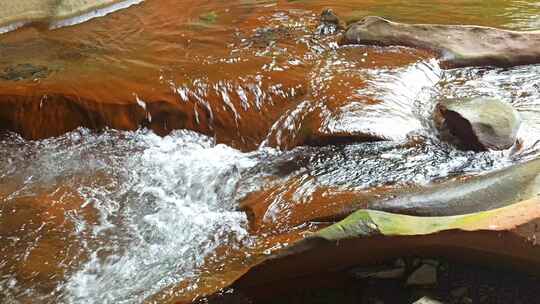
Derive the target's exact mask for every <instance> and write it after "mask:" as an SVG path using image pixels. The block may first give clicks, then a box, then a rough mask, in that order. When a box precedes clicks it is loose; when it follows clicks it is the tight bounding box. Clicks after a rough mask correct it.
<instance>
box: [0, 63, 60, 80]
mask: <svg viewBox="0 0 540 304" xmlns="http://www.w3.org/2000/svg"><path fill="white" fill-rule="evenodd" d="M49 74H50V70H49V69H48V68H47V67H45V66H38V65H33V64H29V63H25V64H17V65H13V66H10V67H7V68H5V69H4V70H3V71H1V72H0V79H3V80H12V81H17V80H25V79H31V80H34V79H41V78H45V77H47V76H48V75H49Z"/></svg>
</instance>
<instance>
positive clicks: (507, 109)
mask: <svg viewBox="0 0 540 304" xmlns="http://www.w3.org/2000/svg"><path fill="white" fill-rule="evenodd" d="M434 117H435V120H436V125H438V127H439V130H440V131H441V134H445V133H447V132H449V133H450V134H452V135H454V136H455V137H456V138H457V139H458V141H459V146H460V147H461V148H463V149H466V150H474V151H483V150H488V149H491V150H504V149H508V148H510V147H512V146H513V145H514V143H515V142H516V140H517V134H518V131H519V127H520V124H521V120H520V117H519V114H518V112H517V111H516V110H515V109H514V108H513V107H512V106H511V105H510V104H508V103H505V102H502V101H500V100H497V99H493V98H471V99H465V100H446V101H443V102H441V103H439V104H438V105H437V109H436V113H435V115H434Z"/></svg>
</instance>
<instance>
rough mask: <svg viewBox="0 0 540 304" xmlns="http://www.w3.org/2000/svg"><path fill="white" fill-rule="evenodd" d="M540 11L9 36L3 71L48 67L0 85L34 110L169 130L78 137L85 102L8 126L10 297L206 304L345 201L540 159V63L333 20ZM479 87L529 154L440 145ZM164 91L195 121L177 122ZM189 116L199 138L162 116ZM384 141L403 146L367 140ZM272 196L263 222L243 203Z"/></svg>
mask: <svg viewBox="0 0 540 304" xmlns="http://www.w3.org/2000/svg"><path fill="white" fill-rule="evenodd" d="M539 5H540V4H539V3H537V2H535V1H489V5H488V1H434V0H432V1H413V2H408V3H404V2H402V1H332V2H328V1H327V0H325V1H322V0H321V1H318V0H317V1H240V0H238V1H228V2H225V1H201V0H197V1H195V0H193V1H182V2H181V3H180V2H179V1H173V0H162V1H152V0H146V1H145V2H143V3H142V4H140V5H137V6H134V7H132V8H129V9H126V10H123V11H120V12H116V13H114V14H111V15H109V16H108V17H105V18H97V19H93V20H91V21H89V22H86V23H83V24H80V25H77V26H70V27H64V28H59V29H54V30H49V29H43V28H40V27H26V28H22V29H18V30H16V31H13V32H11V33H8V34H4V35H2V36H0V55H1V56H0V71H1V70H4V69H6V68H9V67H13V66H16V64H31V65H35V66H44V67H46V75H44V76H43V75H42V74H39V75H37V74H34V75H33V76H32V77H30V79H22V80H12V79H5V78H2V77H0V92H1V94H2V96H4V98H6V99H7V97H6V96H17V95H21V94H23V95H25V94H26V95H29V94H28V92H31V94H30V95H34V96H38V97H39V98H41V99H42V102H41V103H40V104H39V108H37V109H30V108H28V109H27V111H36V112H35V113H41V112H46V111H48V110H49V109H52V108H49V107H53V105H52V104H54V103H55V102H56V101H55V100H49V98H48V97H47V96H53V95H55V94H71V95H74V96H78V97H79V98H80V99H81V100H83V101H81V103H80V104H78V106H80V107H81V108H82V109H83V110H81V112H82V113H83V114H84V113H85V111H90V110H91V111H94V112H95V113H98V114H103V113H105V114H107V113H109V114H113V116H118V117H117V118H118V120H119V121H122V123H125V124H122V126H124V125H125V126H126V128H127V129H130V128H131V127H132V126H131V125H130V124H129V119H128V118H129V117H128V116H126V117H124V116H122V115H123V114H120V113H117V112H114V111H113V110H111V109H117V108H113V106H115V107H116V106H118V105H133V106H134V107H135V108H136V109H138V111H143V112H144V119H145V123H146V126H147V127H149V128H152V129H153V130H154V131H149V130H147V129H141V130H138V131H115V130H108V129H106V130H105V131H101V132H95V131H92V130H89V129H85V128H78V129H75V130H74V131H71V132H69V133H66V134H63V133H64V131H63V130H65V129H66V128H64V127H65V126H67V127H69V128H67V129H70V128H71V129H73V128H75V127H76V126H77V123H75V122H76V120H75V118H73V117H72V116H66V115H64V116H63V113H71V112H65V111H67V110H65V109H60V110H58V117H59V118H58V119H55V120H50V119H49V120H43V121H40V120H38V119H34V120H33V121H32V119H28V118H27V117H29V115H30V114H29V113H30V112H24V111H23V112H21V113H19V114H17V115H18V116H17V117H19V118H20V119H22V120H25V119H26V120H29V124H30V126H31V127H30V129H31V131H32V132H30V133H31V134H37V135H43V134H49V135H57V134H55V132H56V133H59V134H62V135H58V136H55V137H52V138H49V139H40V140H35V141H32V140H28V139H23V138H21V137H20V136H18V135H15V134H13V133H8V132H6V133H2V135H1V137H0V138H1V139H0V147H1V148H0V302H6V303H28V302H31V303H143V302H145V301H146V302H155V303H168V302H172V301H173V300H180V301H189V300H191V299H193V298H195V297H197V296H198V295H205V294H206V293H208V292H213V291H215V288H216V287H220V288H221V287H223V286H225V285H227V282H230V280H231V279H234V278H235V277H237V275H238V274H240V273H241V272H242V271H245V267H246V265H250V263H252V262H253V261H256V260H257V256H259V255H265V254H268V253H269V252H271V251H272V250H275V249H277V248H279V247H280V246H284V244H286V243H288V242H290V241H291V240H294V239H296V238H299V237H301V233H302V232H304V231H306V230H310V229H315V228H316V227H317V223H311V222H310V221H311V219H316V218H324V217H325V215H326V214H330V213H331V211H332V210H333V209H332V208H338V207H339V206H340V204H345V203H347V202H350V201H354V200H362V199H363V198H364V196H365V195H375V196H377V195H384V193H385V191H387V190H388V189H396V188H399V187H406V186H408V185H425V184H428V183H430V182H433V181H439V180H445V179H448V178H453V177H460V176H465V175H476V174H483V173H485V172H489V171H492V170H496V169H499V168H503V167H506V166H509V165H512V164H513V163H516V162H521V161H524V160H527V159H530V158H533V157H535V156H537V154H538V145H537V142H538V141H539V140H540V138H539V137H540V132H538V131H539V130H538V128H540V125H539V123H540V121H539V120H538V117H539V116H538V115H537V112H538V111H539V110H540V108H539V107H538V106H539V104H538V100H540V76H539V75H540V67H539V66H523V67H515V68H511V69H493V68H467V69H456V70H442V69H441V68H440V66H439V63H438V62H437V60H435V59H433V58H431V55H430V54H427V53H424V52H420V51H416V50H412V49H408V48H400V47H390V48H378V47H364V46H355V47H350V46H347V47H338V46H337V43H336V36H334V35H328V36H324V35H322V36H321V35H319V34H317V33H316V28H317V25H318V22H317V18H318V17H317V15H318V14H319V13H320V11H321V10H322V9H323V8H325V7H332V8H333V9H334V10H335V11H336V12H337V13H338V14H340V15H342V16H344V17H345V18H346V19H347V20H353V19H356V18H358V17H362V16H365V15H380V16H384V17H387V18H391V19H393V20H398V21H403V22H425V23H452V24H460V23H468V24H480V25H489V26H499V27H505V28H510V29H520V30H535V29H536V30H537V29H539V26H540V24H539V23H538V20H539V17H538V16H539V15H540V6H539ZM38 76H39V77H38ZM478 95H482V96H493V97H498V98H501V99H503V100H504V101H507V102H509V103H511V104H513V105H514V106H515V107H516V109H517V110H518V111H519V112H520V114H521V115H522V118H523V121H524V124H523V127H522V128H521V129H520V133H519V137H520V140H521V141H522V147H514V148H512V149H509V150H507V151H501V152H483V153H473V152H463V151H458V150H456V149H454V148H452V147H450V146H447V145H446V144H444V143H441V142H440V141H439V140H438V139H437V136H436V132H435V130H434V128H433V126H432V125H431V119H430V115H431V112H432V110H433V108H434V106H435V104H436V101H437V100H439V99H441V98H448V97H468V96H478ZM51 98H52V97H51ZM48 100H49V101H48ZM93 101H97V102H96V103H92V102H93ZM160 102H161V103H164V104H166V105H167V106H170V107H175V109H176V108H177V109H179V110H178V111H179V113H181V114H182V117H180V116H179V117H173V118H172V119H168V120H162V116H164V115H165V114H163V113H164V112H163V111H162V108H156V107H153V105H154V104H157V103H160ZM8 106H9V107H13V105H12V104H8ZM85 107H86V108H85ZM160 107H161V106H160ZM2 111H3V112H4V113H8V112H7V111H8V110H7V106H6V108H5V109H4V108H3V109H2ZM49 111H52V110H49ZM63 111H64V112H63ZM36 115H37V114H36ZM126 115H127V114H126ZM83 116H84V115H83ZM2 118H4V116H1V114H0V127H1V126H2V123H1V121H2V120H1V119H2ZM72 118H73V127H71V125H70V124H71V123H72V121H71V119H72ZM182 119H183V122H182V124H179V125H178V126H180V127H182V128H183V129H186V130H177V131H171V129H173V127H171V126H166V125H159V126H157V125H156V124H158V123H159V124H161V123H162V122H163V121H167V122H169V123H170V122H174V121H175V120H182ZM68 122H69V124H68ZM175 126H176V125H175ZM47 132H49V133H47ZM171 132H172V133H171ZM156 133H159V134H160V135H164V134H168V135H167V136H165V137H161V136H158V135H156ZM366 135H367V136H377V137H381V138H384V139H387V141H384V142H372V143H360V142H359V140H360V139H362V138H364V137H365V136H366ZM27 137H33V136H27ZM37 137H40V136H37ZM253 201H255V202H256V203H257V204H259V205H260V206H261V207H260V208H263V211H264V212H262V214H263V215H262V217H261V218H255V219H253V218H251V219H250V218H249V214H246V213H245V212H243V211H242V210H241V206H243V205H246V204H249V203H250V202H253ZM250 220H251V222H250Z"/></svg>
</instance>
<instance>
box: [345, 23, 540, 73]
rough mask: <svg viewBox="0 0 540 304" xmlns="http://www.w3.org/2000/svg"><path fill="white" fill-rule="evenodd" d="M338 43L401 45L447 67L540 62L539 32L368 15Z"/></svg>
mask: <svg viewBox="0 0 540 304" xmlns="http://www.w3.org/2000/svg"><path fill="white" fill-rule="evenodd" d="M341 43H342V44H364V45H382V46H390V45H401V46H408V47H413V48H421V49H427V50H431V51H433V52H435V53H437V54H438V55H439V56H441V59H442V62H443V65H444V66H445V67H448V68H453V67H464V66H490V65H493V66H501V67H509V66H516V65H524V64H534V63H538V62H540V31H530V32H520V31H509V30H502V29H496V28H491V27H484V26H473V25H438V24H405V23H398V22H392V21H389V20H386V19H384V18H380V17H375V16H368V17H364V18H363V19H362V20H360V21H358V22H356V23H354V24H352V25H351V26H349V28H348V29H347V31H346V32H345V34H344V36H343V39H342V41H341Z"/></svg>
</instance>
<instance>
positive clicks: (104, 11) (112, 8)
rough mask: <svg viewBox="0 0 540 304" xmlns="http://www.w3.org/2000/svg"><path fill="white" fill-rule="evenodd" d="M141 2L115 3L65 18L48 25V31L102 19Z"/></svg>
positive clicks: (131, 0)
mask: <svg viewBox="0 0 540 304" xmlns="http://www.w3.org/2000/svg"><path fill="white" fill-rule="evenodd" d="M143 1H144V0H126V1H122V2H119V3H115V4H112V5H109V6H107V7H103V8H99V9H95V10H93V11H91V12H88V13H86V14H83V15H80V16H76V17H72V18H67V19H64V20H60V21H55V22H52V23H51V24H50V25H49V28H50V29H57V28H60V27H65V26H72V25H75V24H79V23H83V22H86V21H88V20H91V19H94V18H99V17H103V16H106V15H108V14H111V13H114V12H116V11H119V10H122V9H125V8H128V7H130V6H133V5H137V4H140V3H142V2H143Z"/></svg>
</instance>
